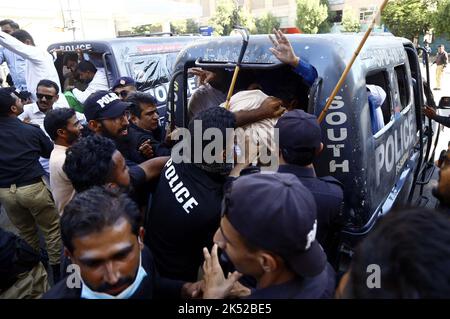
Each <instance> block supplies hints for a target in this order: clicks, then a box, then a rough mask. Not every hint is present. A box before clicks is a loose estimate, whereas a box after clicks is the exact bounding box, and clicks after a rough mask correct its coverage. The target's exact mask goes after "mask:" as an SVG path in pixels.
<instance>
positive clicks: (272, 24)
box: [255, 13, 280, 34]
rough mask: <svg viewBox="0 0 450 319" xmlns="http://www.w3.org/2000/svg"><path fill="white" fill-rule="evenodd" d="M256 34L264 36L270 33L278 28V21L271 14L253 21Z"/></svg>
mask: <svg viewBox="0 0 450 319" xmlns="http://www.w3.org/2000/svg"><path fill="white" fill-rule="evenodd" d="M255 25H256V33H258V34H266V33H272V30H273V29H274V28H275V29H279V28H280V21H279V20H278V19H277V18H276V17H275V16H274V15H273V14H272V13H267V14H266V15H265V16H263V17H261V18H258V19H256V20H255Z"/></svg>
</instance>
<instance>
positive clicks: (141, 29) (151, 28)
mask: <svg viewBox="0 0 450 319" xmlns="http://www.w3.org/2000/svg"><path fill="white" fill-rule="evenodd" d="M131 30H132V33H135V34H136V33H137V34H140V33H146V32H150V33H153V32H161V31H162V25H161V24H160V23H155V24H143V25H139V26H137V27H133V28H132V29H131Z"/></svg>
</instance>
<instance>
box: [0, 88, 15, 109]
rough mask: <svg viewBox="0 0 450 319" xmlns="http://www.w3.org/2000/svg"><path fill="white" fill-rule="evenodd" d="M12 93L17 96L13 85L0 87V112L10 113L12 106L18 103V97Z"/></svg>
mask: <svg viewBox="0 0 450 319" xmlns="http://www.w3.org/2000/svg"><path fill="white" fill-rule="evenodd" d="M11 94H14V95H15V96H17V95H16V93H15V89H14V88H13V87H9V88H0V113H9V112H10V110H11V106H13V105H15V104H16V99H15V98H14V97H13V96H12V95H11Z"/></svg>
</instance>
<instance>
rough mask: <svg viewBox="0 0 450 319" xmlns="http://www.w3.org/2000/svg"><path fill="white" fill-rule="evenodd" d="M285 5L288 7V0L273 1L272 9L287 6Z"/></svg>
mask: <svg viewBox="0 0 450 319" xmlns="http://www.w3.org/2000/svg"><path fill="white" fill-rule="evenodd" d="M287 5H289V0H273V6H274V7H279V6H287Z"/></svg>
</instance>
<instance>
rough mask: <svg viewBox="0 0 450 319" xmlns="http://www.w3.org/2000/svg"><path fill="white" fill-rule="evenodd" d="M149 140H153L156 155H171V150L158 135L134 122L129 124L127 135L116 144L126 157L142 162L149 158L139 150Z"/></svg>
mask: <svg viewBox="0 0 450 319" xmlns="http://www.w3.org/2000/svg"><path fill="white" fill-rule="evenodd" d="M155 131H156V130H155ZM147 140H150V141H151V145H152V149H153V154H154V157H159V156H169V155H170V150H169V149H168V148H167V147H165V146H164V145H163V144H162V143H161V142H160V141H159V139H158V137H155V136H154V134H153V132H151V131H147V130H144V129H142V128H140V127H138V126H136V125H134V124H133V123H130V125H129V126H128V135H127V137H126V138H124V139H123V141H120V142H117V143H116V145H117V149H118V150H119V151H120V153H122V155H123V156H124V157H125V158H126V159H128V160H131V161H133V162H135V163H138V164H140V163H142V162H145V161H146V160H148V158H146V157H145V156H143V155H142V153H141V152H139V147H140V146H141V145H142V143H144V142H145V141H147Z"/></svg>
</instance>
